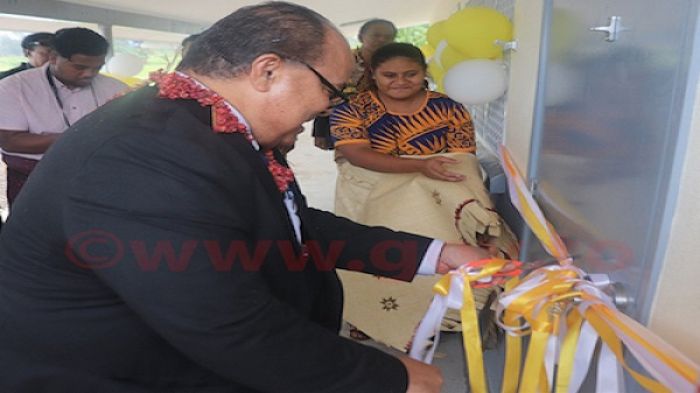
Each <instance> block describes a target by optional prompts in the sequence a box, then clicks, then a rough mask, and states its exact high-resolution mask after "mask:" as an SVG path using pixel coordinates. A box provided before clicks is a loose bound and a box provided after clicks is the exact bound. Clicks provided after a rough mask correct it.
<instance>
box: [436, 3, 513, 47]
mask: <svg viewBox="0 0 700 393" xmlns="http://www.w3.org/2000/svg"><path fill="white" fill-rule="evenodd" d="M442 31H444V32H445V37H446V38H447V43H448V44H449V45H450V46H451V47H452V48H454V49H456V50H458V51H459V52H461V53H462V54H463V55H464V56H465V57H466V58H468V59H499V58H501V57H502V56H503V49H502V48H501V47H500V46H498V45H496V44H494V41H495V40H503V41H510V40H512V39H513V26H512V25H511V23H510V20H508V18H507V17H506V16H505V15H503V14H501V13H500V12H498V11H496V10H494V9H491V8H487V7H468V8H464V9H462V10H460V11H458V12H456V13H454V14H452V16H450V17H449V18H448V19H447V21H446V23H445V26H444V27H443V28H442Z"/></svg>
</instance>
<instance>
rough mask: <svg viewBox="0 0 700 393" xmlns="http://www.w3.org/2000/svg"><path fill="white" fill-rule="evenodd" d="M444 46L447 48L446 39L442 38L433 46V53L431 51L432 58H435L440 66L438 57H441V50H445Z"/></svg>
mask: <svg viewBox="0 0 700 393" xmlns="http://www.w3.org/2000/svg"><path fill="white" fill-rule="evenodd" d="M445 48H447V41H445V40H442V41H440V42H438V45H437V46H436V47H435V53H433V59H435V61H436V62H437V65H439V66H440V68H442V62H441V61H440V58H442V52H443V51H444V50H445Z"/></svg>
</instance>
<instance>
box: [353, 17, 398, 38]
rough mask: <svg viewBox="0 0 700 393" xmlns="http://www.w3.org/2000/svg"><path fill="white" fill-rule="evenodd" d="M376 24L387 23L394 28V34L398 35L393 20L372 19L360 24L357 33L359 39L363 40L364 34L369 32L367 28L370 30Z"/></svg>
mask: <svg viewBox="0 0 700 393" xmlns="http://www.w3.org/2000/svg"><path fill="white" fill-rule="evenodd" d="M374 25H387V26H389V27H391V29H392V30H394V36H396V33H397V32H398V30H397V29H396V26H395V25H394V24H393V23H392V22H391V21H388V20H386V19H370V20H368V21H367V22H365V23H364V24H362V26H360V31H359V32H358V33H357V39H358V40H360V41H362V36H363V35H364V34H365V33H367V30H369V28H370V27H372V26H374Z"/></svg>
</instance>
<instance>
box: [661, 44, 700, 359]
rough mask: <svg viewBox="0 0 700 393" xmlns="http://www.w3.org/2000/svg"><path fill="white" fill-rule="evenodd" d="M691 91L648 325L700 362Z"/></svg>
mask: <svg viewBox="0 0 700 393" xmlns="http://www.w3.org/2000/svg"><path fill="white" fill-rule="evenodd" d="M696 46H697V45H696ZM695 91H696V93H695V109H694V113H693V120H692V123H691V127H690V136H689V139H688V143H687V146H688V151H687V152H686V157H685V162H684V164H683V172H682V174H681V184H680V189H679V199H678V203H677V205H676V211H675V214H674V217H673V224H672V229H671V234H670V238H669V247H668V250H667V252H666V257H665V258H664V264H663V267H662V271H661V275H660V277H659V283H658V287H657V290H656V298H655V299H654V303H653V306H652V310H651V316H650V319H649V326H650V328H651V330H653V331H654V332H656V333H657V334H659V335H660V336H662V337H663V338H664V339H665V340H666V341H668V342H669V343H670V344H671V345H673V346H674V347H676V348H678V349H680V350H681V351H682V352H683V353H685V354H686V355H687V356H688V357H690V358H691V359H693V360H694V361H695V362H697V363H700V344H699V343H700V328H698V322H700V263H698V255H700V241H698V240H699V239H700V237H699V236H700V204H698V199H697V198H698V197H697V196H698V195H700V84H698V85H697V86H696V87H695Z"/></svg>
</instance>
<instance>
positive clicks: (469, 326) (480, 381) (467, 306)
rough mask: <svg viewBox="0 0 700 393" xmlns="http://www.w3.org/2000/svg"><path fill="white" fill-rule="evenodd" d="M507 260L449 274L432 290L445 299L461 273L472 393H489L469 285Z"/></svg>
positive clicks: (464, 323)
mask: <svg viewBox="0 0 700 393" xmlns="http://www.w3.org/2000/svg"><path fill="white" fill-rule="evenodd" d="M507 263H508V261H506V260H504V259H492V260H491V261H490V262H488V263H486V264H485V265H484V266H483V267H482V268H481V269H480V270H478V271H474V273H473V274H472V273H471V272H470V269H469V268H468V267H467V268H466V269H465V268H461V269H459V270H457V271H454V272H450V273H449V274H446V275H445V276H443V277H442V278H441V279H440V280H439V281H438V282H437V283H436V284H435V286H434V287H433V291H435V292H436V293H438V294H440V295H443V296H447V295H448V294H449V293H450V285H451V282H452V276H453V275H455V274H460V275H461V276H462V277H463V279H464V291H463V292H462V293H463V298H462V310H461V311H460V315H461V317H462V340H463V342H464V352H465V356H466V359H467V371H468V373H469V386H470V387H471V391H472V392H474V393H488V388H487V385H486V378H485V374H484V359H483V352H482V350H481V336H480V334H479V320H478V318H477V315H476V305H475V304H474V295H473V294H472V289H471V283H472V282H474V281H477V280H480V279H482V278H485V277H490V276H493V274H494V273H497V272H498V271H500V270H501V269H502V268H503V267H504V266H505V265H506V264H507Z"/></svg>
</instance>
